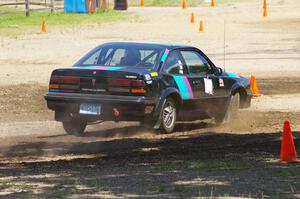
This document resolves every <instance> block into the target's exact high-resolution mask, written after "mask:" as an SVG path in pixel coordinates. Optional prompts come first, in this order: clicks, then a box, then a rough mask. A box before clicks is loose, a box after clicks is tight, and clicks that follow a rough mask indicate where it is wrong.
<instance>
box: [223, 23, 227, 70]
mask: <svg viewBox="0 0 300 199" xmlns="http://www.w3.org/2000/svg"><path fill="white" fill-rule="evenodd" d="M223 42H224V43H223V46H224V52H223V53H224V54H223V67H224V68H223V70H224V72H225V70H226V65H225V63H226V19H225V18H224V41H223Z"/></svg>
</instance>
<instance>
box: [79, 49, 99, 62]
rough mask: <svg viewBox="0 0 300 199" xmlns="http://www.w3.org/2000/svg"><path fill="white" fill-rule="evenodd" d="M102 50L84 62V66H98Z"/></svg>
mask: <svg viewBox="0 0 300 199" xmlns="http://www.w3.org/2000/svg"><path fill="white" fill-rule="evenodd" d="M100 53H101V50H98V51H96V52H95V53H94V54H93V55H91V56H90V57H89V58H88V59H87V60H85V61H84V62H83V65H96V64H97V63H98V59H99V56H100Z"/></svg>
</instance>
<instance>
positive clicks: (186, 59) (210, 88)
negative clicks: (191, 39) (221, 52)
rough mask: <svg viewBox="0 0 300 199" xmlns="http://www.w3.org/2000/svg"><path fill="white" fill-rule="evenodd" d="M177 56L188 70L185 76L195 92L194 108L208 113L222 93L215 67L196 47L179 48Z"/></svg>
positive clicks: (212, 109)
mask: <svg viewBox="0 0 300 199" xmlns="http://www.w3.org/2000/svg"><path fill="white" fill-rule="evenodd" d="M179 56H181V57H182V59H183V63H184V66H186V68H187V70H188V75H187V78H188V79H189V81H190V82H191V84H192V87H193V90H194V93H195V96H194V97H195V100H196V102H195V104H196V108H195V109H197V110H198V111H200V110H201V111H203V112H205V113H207V114H208V115H210V113H211V112H214V111H215V110H214V109H215V108H216V106H215V105H216V104H219V103H218V102H217V99H219V98H222V97H223V95H224V92H223V87H222V84H221V85H220V81H222V80H220V78H219V77H218V76H216V75H215V74H214V72H215V67H214V66H213V65H212V64H211V63H210V62H209V61H208V60H207V59H206V58H205V57H204V56H203V55H202V54H201V52H199V51H197V50H196V49H181V50H180V51H179Z"/></svg>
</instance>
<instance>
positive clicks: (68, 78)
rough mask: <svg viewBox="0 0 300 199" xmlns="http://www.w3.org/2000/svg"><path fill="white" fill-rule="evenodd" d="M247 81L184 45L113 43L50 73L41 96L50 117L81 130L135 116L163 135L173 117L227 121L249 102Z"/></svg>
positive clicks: (170, 127) (67, 127) (69, 130)
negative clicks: (71, 64)
mask: <svg viewBox="0 0 300 199" xmlns="http://www.w3.org/2000/svg"><path fill="white" fill-rule="evenodd" d="M251 96H252V93H251V91H250V86H249V80H248V79H246V78H244V77H241V76H239V75H236V74H234V73H229V72H225V71H223V70H222V69H221V68H218V67H216V66H215V65H214V64H213V63H212V62H211V60H210V59H209V58H208V57H207V56H206V55H205V54H204V53H203V52H202V51H201V50H199V49H197V48H195V47H192V46H186V45H170V44H159V43H135V42H113V43H105V44H103V45H100V46H98V47H96V48H95V49H93V50H92V51H91V52H89V53H88V54H87V55H85V56H84V57H83V58H81V59H80V60H79V61H78V62H77V63H75V64H74V65H73V66H72V67H70V68H62V69H56V70H54V71H53V72H52V75H51V79H50V84H49V91H48V93H46V95H45V99H46V100H47V105H48V108H49V109H52V110H54V111H55V120H57V121H61V122H62V124H63V127H64V129H65V131H66V133H68V134H73V135H74V134H76V135H82V134H83V133H84V130H85V128H86V126H87V125H88V124H92V123H95V122H98V121H116V122H118V121H140V122H141V123H142V124H146V125H148V126H151V127H153V128H154V129H159V130H161V131H162V132H166V133H170V132H172V131H173V130H174V126H175V123H176V121H192V120H201V119H206V118H213V119H214V120H215V122H216V123H218V124H220V123H223V122H226V121H229V120H230V118H232V117H233V116H234V115H236V113H237V111H238V109H239V108H247V107H249V106H250V102H251Z"/></svg>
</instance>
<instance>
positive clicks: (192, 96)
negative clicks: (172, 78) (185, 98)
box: [183, 76, 194, 99]
mask: <svg viewBox="0 0 300 199" xmlns="http://www.w3.org/2000/svg"><path fill="white" fill-rule="evenodd" d="M183 80H184V82H185V84H186V87H187V89H188V92H189V97H190V99H192V98H194V94H193V90H192V87H191V85H190V82H189V80H188V79H187V78H186V76H183Z"/></svg>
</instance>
